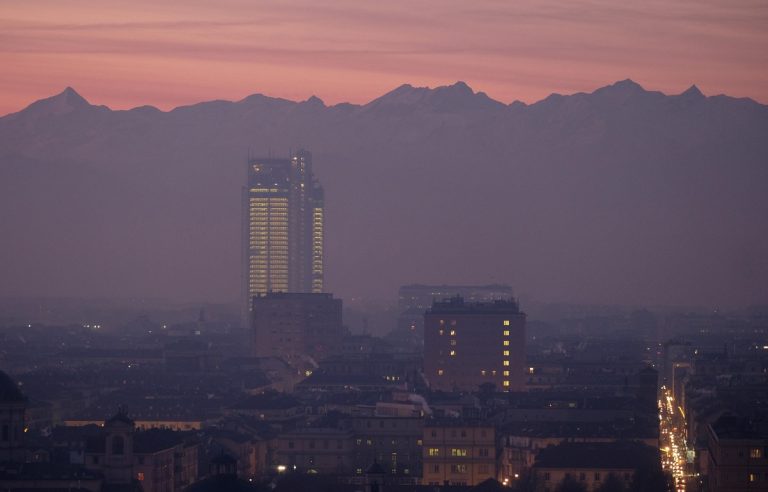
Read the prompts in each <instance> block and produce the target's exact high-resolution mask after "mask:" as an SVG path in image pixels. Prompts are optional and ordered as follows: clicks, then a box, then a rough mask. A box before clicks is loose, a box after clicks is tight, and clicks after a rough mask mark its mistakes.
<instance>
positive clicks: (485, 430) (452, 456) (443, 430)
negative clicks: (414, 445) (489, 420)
mask: <svg viewBox="0 0 768 492" xmlns="http://www.w3.org/2000/svg"><path fill="white" fill-rule="evenodd" d="M422 443H423V446H422V457H423V465H422V470H423V471H422V476H421V483H422V484H425V485H443V484H448V485H477V484H479V483H481V482H483V481H485V480H488V479H489V478H495V477H496V439H495V430H494V428H493V426H491V425H480V424H473V423H469V422H464V421H460V420H458V421H457V420H450V421H443V422H441V421H432V422H428V423H427V424H425V425H424V436H423V438H422Z"/></svg>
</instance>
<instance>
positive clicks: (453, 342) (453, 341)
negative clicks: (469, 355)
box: [451, 339, 456, 347]
mask: <svg viewBox="0 0 768 492" xmlns="http://www.w3.org/2000/svg"><path fill="white" fill-rule="evenodd" d="M451 345H452V346H454V347H455V346H456V339H451Z"/></svg>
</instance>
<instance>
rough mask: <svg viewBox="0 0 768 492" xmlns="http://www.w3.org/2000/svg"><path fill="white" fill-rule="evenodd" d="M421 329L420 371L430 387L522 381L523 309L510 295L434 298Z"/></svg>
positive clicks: (506, 385)
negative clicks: (479, 299)
mask: <svg viewBox="0 0 768 492" xmlns="http://www.w3.org/2000/svg"><path fill="white" fill-rule="evenodd" d="M424 330H425V334H424V374H425V376H426V378H427V380H428V381H429V385H430V387H431V388H432V389H433V390H441V391H477V390H478V389H479V387H480V385H483V384H487V383H490V384H492V385H494V386H495V387H496V388H497V389H499V390H503V391H510V390H516V389H522V388H523V387H524V381H523V377H524V372H523V371H524V369H523V368H524V367H525V314H524V313H523V312H521V311H520V308H519V306H518V304H517V302H516V301H515V300H514V299H507V300H497V301H492V302H465V301H464V299H463V298H461V297H453V298H451V299H446V300H443V301H435V302H434V303H433V304H432V307H431V308H430V309H429V310H428V311H427V312H426V313H425V315H424Z"/></svg>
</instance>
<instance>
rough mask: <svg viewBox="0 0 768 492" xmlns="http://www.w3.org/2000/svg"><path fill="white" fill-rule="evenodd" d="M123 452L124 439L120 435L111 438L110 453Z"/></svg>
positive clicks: (121, 453)
mask: <svg viewBox="0 0 768 492" xmlns="http://www.w3.org/2000/svg"><path fill="white" fill-rule="evenodd" d="M124 453H125V440H124V439H123V438H122V437H121V436H114V437H113V438H112V454H117V455H123V454H124Z"/></svg>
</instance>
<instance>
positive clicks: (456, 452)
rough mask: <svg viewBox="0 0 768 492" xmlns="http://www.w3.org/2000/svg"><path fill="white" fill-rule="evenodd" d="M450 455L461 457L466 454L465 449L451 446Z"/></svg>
mask: <svg viewBox="0 0 768 492" xmlns="http://www.w3.org/2000/svg"><path fill="white" fill-rule="evenodd" d="M451 456H454V457H460V458H463V457H465V456H467V450H466V449H461V448H451Z"/></svg>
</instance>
